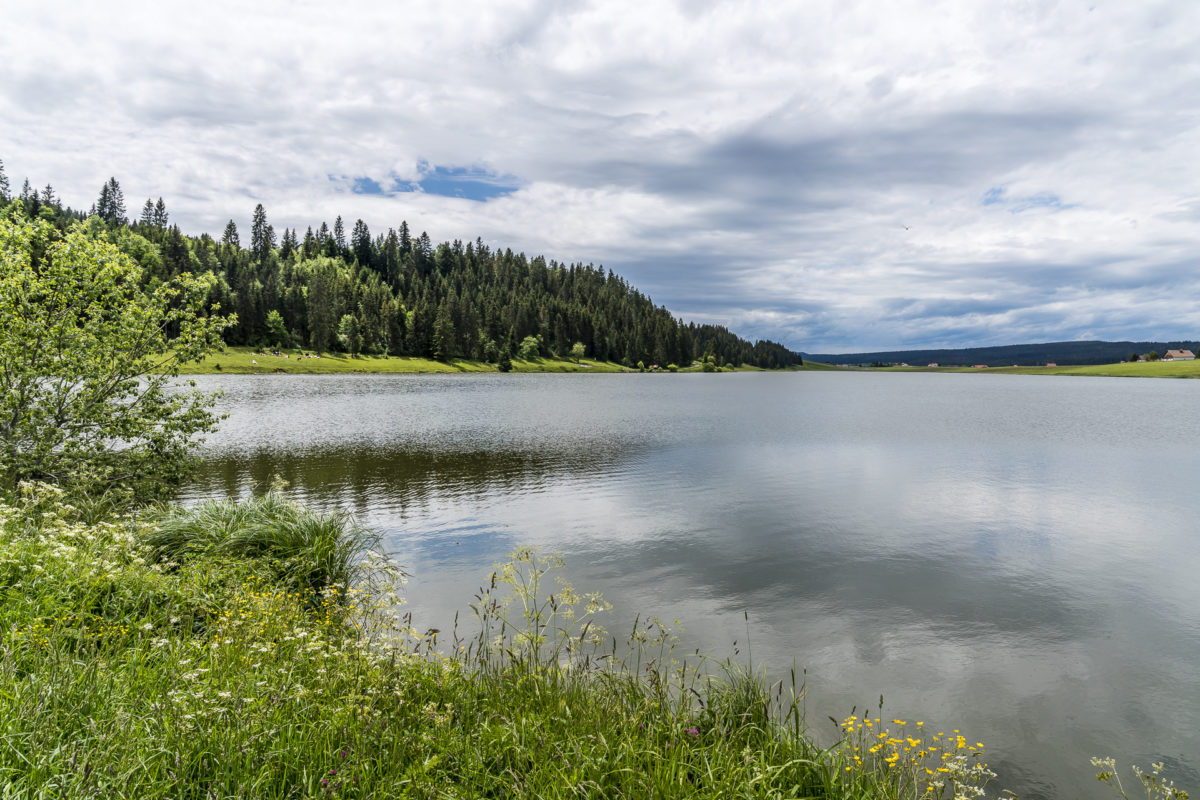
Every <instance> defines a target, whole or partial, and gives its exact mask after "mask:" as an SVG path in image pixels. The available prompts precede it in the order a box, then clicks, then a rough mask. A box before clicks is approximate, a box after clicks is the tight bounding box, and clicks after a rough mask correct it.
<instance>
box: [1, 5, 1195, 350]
mask: <svg viewBox="0 0 1200 800" xmlns="http://www.w3.org/2000/svg"><path fill="white" fill-rule="evenodd" d="M0 9H2V13H3V17H4V19H5V22H4V24H3V25H2V26H0V56H2V57H0V159H3V162H4V166H5V171H6V173H7V174H8V177H9V180H10V182H11V183H12V184H13V188H14V189H17V188H19V187H20V185H21V183H22V182H23V180H24V179H25V178H26V177H28V178H29V179H30V181H31V183H33V184H34V185H35V186H39V187H40V186H44V185H45V184H46V183H47V182H49V183H52V184H53V185H54V187H55V189H56V190H57V192H58V193H59V194H60V195H61V196H62V197H63V198H64V200H65V202H67V203H68V204H70V205H72V206H76V207H87V206H89V205H91V203H92V202H94V200H95V198H96V195H97V194H98V192H99V189H100V186H101V184H102V183H103V182H104V181H105V180H106V179H107V178H108V177H109V176H110V175H111V176H116V177H117V179H118V181H120V183H121V186H122V188H123V189H124V191H125V196H126V203H127V206H128V207H129V211H130V213H131V214H136V213H137V212H138V211H139V210H140V207H141V204H142V202H143V201H144V199H145V198H146V197H147V196H150V197H154V198H156V199H157V198H158V197H159V196H160V195H161V196H162V197H163V198H164V200H165V202H166V204H167V208H168V210H169V211H170V212H171V217H172V221H174V222H177V223H179V224H180V226H181V227H182V228H183V229H184V230H185V232H189V233H200V232H203V231H208V232H211V233H219V232H220V231H221V229H222V228H223V227H224V223H225V221H226V220H228V219H229V218H231V217H232V218H233V219H234V220H235V221H237V222H238V224H239V227H242V228H243V229H245V228H246V227H247V226H248V224H249V218H250V214H251V212H252V211H253V208H254V206H255V204H256V203H262V204H263V205H264V207H265V208H266V210H267V214H268V217H269V219H270V221H271V222H272V224H274V226H275V228H276V229H277V230H282V229H283V228H284V227H285V226H286V227H290V226H298V227H299V228H300V229H301V231H303V229H304V228H305V227H307V226H309V225H313V226H314V227H316V226H318V225H319V224H320V222H321V221H322V220H327V221H329V222H330V224H332V222H333V218H334V217H335V216H336V215H338V214H341V215H342V216H343V217H344V218H345V219H346V220H347V227H349V226H350V225H351V224H352V223H353V221H354V220H355V219H357V218H362V219H363V220H365V221H366V222H367V223H368V225H370V227H371V230H372V232H375V233H380V232H383V231H385V230H386V229H387V228H388V227H389V226H397V225H399V223H400V221H401V220H402V219H406V220H408V222H409V225H410V226H411V227H412V228H413V229H414V230H415V231H421V230H425V231H428V232H429V234H430V236H431V237H432V238H433V239H434V241H443V240H449V239H455V238H460V239H475V238H476V237H482V238H483V240H484V241H485V242H487V243H488V244H490V245H492V246H501V247H512V248H513V249H514V250H523V251H525V252H526V253H528V254H530V255H534V254H538V253H541V254H544V255H545V256H546V257H547V258H554V259H558V260H559V261H579V262H585V263H586V262H591V263H596V264H603V265H605V266H607V267H610V268H612V269H614V270H615V271H617V272H619V273H621V274H622V275H624V276H626V277H627V278H629V279H630V281H631V282H632V283H633V284H634V285H636V286H638V287H639V288H641V289H643V290H644V291H646V292H647V293H648V294H650V296H651V297H653V298H654V300H655V301H656V302H657V303H660V304H662V305H665V306H667V307H668V308H669V309H671V310H672V311H673V312H675V313H676V314H678V315H680V316H682V317H684V318H687V319H695V320H698V321H714V322H720V323H723V324H727V325H729V326H730V327H731V328H732V329H733V330H734V331H736V332H738V333H740V334H742V335H745V336H748V337H751V338H759V337H767V338H773V339H776V340H779V341H782V342H784V343H785V344H787V345H789V346H790V347H792V348H794V349H797V350H803V351H808V352H852V351H863V350H883V349H898V348H911V347H965V346H974V345H990V344H1012V343H1019V342H1036V341H1054V340H1065V339H1091V338H1098V339H1172V338H1197V337H1200V302H1198V300H1200V269H1198V260H1200V3H1197V2H1194V0H1179V1H1178V2H1154V1H1153V0H1138V1H1137V2H1128V0H1121V1H1120V2H1114V1H1111V0H1093V2H1070V1H1064V2H1049V1H1045V2H1044V1H1043V0H1005V1H1004V2H999V1H995V2H994V1H993V0H972V1H971V2H962V0H948V1H946V2H939V1H938V0H888V2H878V0H875V1H867V0H804V1H801V0H796V1H795V2H785V1H784V0H773V1H772V2H762V3H759V2H749V1H747V0H739V1H738V2H731V3H706V2H690V1H685V2H675V3H670V2H658V0H635V2H623V1H620V2H618V1H617V0H604V1H603V2H597V3H594V4H587V3H573V2H537V1H536V0H530V1H529V2H498V1H497V0H481V1H480V2H442V3H436V2H390V3H384V2H379V3H357V2H353V1H347V2H339V3H315V2H290V3H276V4H271V3H260V2H255V3H247V2H241V3H236V4H228V3H188V4H176V3H164V2H155V3H127V2H106V3H87V4H83V3H80V4H77V5H76V4H69V3H68V4H42V3H16V2H13V1H12V0H0Z"/></svg>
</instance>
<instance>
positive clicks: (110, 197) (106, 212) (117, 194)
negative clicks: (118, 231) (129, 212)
mask: <svg viewBox="0 0 1200 800" xmlns="http://www.w3.org/2000/svg"><path fill="white" fill-rule="evenodd" d="M100 200H101V202H99V203H97V204H96V210H97V212H98V213H99V214H100V216H101V218H103V219H104V221H105V222H107V223H108V224H110V225H124V224H125V222H126V219H125V195H124V194H122V193H121V184H119V183H117V179H116V178H109V179H108V183H106V184H104V188H103V189H101V190H100Z"/></svg>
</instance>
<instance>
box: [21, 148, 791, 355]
mask: <svg viewBox="0 0 1200 800" xmlns="http://www.w3.org/2000/svg"><path fill="white" fill-rule="evenodd" d="M0 203H3V204H5V205H8V206H10V207H12V208H15V209H17V210H18V211H19V212H21V213H25V214H27V215H30V216H41V217H43V218H45V219H49V220H50V221H52V222H54V223H55V224H56V225H58V226H59V227H60V228H62V227H66V226H67V225H69V224H71V223H74V222H77V221H81V220H89V221H88V222H86V224H88V225H90V226H93V227H94V228H96V229H97V232H100V231H101V230H104V231H106V233H107V235H108V236H109V238H110V239H111V241H113V242H114V243H115V244H116V245H117V246H118V247H119V248H120V249H121V250H122V251H124V252H125V253H127V254H128V255H130V256H131V257H132V258H134V259H135V260H136V261H137V262H138V263H139V264H140V265H141V266H142V267H143V269H144V271H145V277H146V279H147V280H150V281H155V280H160V281H161V280H167V279H169V278H171V277H173V276H175V275H178V274H180V273H182V272H193V273H205V272H211V273H212V274H213V275H214V276H215V277H216V278H217V280H216V283H215V286H214V288H213V289H212V292H211V297H210V299H211V302H212V303H214V304H217V305H219V307H220V309H221V311H222V312H223V313H228V312H234V313H236V314H237V320H238V321H237V324H236V325H235V326H233V327H231V328H230V329H228V330H227V331H226V333H225V339H226V342H227V343H228V344H231V345H251V346H258V347H276V348H281V347H308V348H312V349H315V350H318V351H330V350H337V351H345V352H351V353H355V354H357V353H359V352H362V353H381V354H388V355H406V356H422V357H429V358H436V359H440V360H449V359H454V358H467V359H473V360H480V361H491V362H500V363H503V362H504V361H505V360H507V359H508V358H513V357H517V356H521V357H532V356H551V355H553V356H567V355H571V354H572V353H573V352H574V354H575V355H577V356H578V355H583V356H586V357H589V358H594V359H598V360H603V361H615V362H619V363H621V364H625V365H626V366H631V367H632V366H636V365H637V364H638V363H639V362H641V363H643V364H645V365H646V366H650V365H653V364H657V365H660V366H664V367H665V366H667V365H668V364H679V365H685V364H690V363H692V361H694V360H700V359H705V357H711V358H710V359H708V360H711V361H712V362H714V363H715V364H717V365H722V364H729V365H739V364H745V365H751V366H756V367H763V368H779V367H786V366H791V365H794V364H800V363H803V362H802V359H801V357H800V355H799V354H798V353H794V352H792V351H790V350H789V349H788V348H786V347H784V346H783V345H781V344H778V343H776V342H771V341H758V342H755V343H751V342H748V341H746V340H745V339H742V338H740V337H738V336H737V335H735V334H733V333H731V332H730V331H729V330H728V329H726V328H725V327H723V326H718V325H697V324H695V323H684V322H682V321H680V320H678V319H676V318H675V317H674V316H673V315H672V314H671V313H670V312H669V311H668V310H667V309H666V308H664V307H661V306H655V305H654V303H653V302H652V301H651V299H650V298H649V297H647V296H646V295H644V294H642V293H641V292H640V291H638V290H637V289H636V288H634V287H632V286H630V285H629V283H628V282H627V281H626V280H625V279H624V278H621V277H620V276H618V275H616V274H615V273H613V272H612V271H611V270H605V269H604V268H603V267H597V266H593V265H591V264H587V265H584V264H560V263H558V262H556V261H553V260H551V261H547V260H546V259H545V258H543V257H542V256H537V257H534V258H528V257H526V255H525V254H524V253H514V252H512V250H511V249H504V250H500V249H493V248H491V247H488V246H487V245H485V244H484V243H483V241H482V240H481V239H478V238H477V239H476V240H475V241H474V242H466V243H463V242H462V241H460V240H455V241H452V242H442V243H440V244H437V245H434V244H433V241H432V240H431V239H430V237H429V235H428V234H427V233H425V232H422V233H420V234H413V233H412V231H411V230H410V228H409V226H408V223H407V222H401V223H400V224H399V226H398V227H396V228H389V229H388V230H387V232H386V233H381V234H372V233H371V231H370V229H369V228H368V226H367V224H366V223H365V222H363V221H362V220H361V219H360V220H356V221H355V222H354V224H353V226H352V227H351V229H350V231H349V232H347V231H346V229H345V225H344V223H343V220H342V218H341V217H340V216H339V217H337V218H336V219H335V220H334V223H333V226H332V227H330V225H329V224H328V223H327V222H322V223H321V224H320V225H319V226H317V228H316V229H315V230H314V229H313V228H312V227H311V226H310V227H309V228H308V229H307V230H305V231H304V232H303V233H300V232H299V231H298V230H294V229H288V228H285V229H284V230H283V232H282V234H277V232H276V231H275V229H274V227H273V226H272V225H271V224H270V223H269V221H268V219H267V214H266V212H265V210H264V209H263V206H262V205H261V204H259V205H258V206H257V207H256V208H255V210H254V215H253V220H252V223H251V228H250V230H249V232H248V234H249V235H248V237H247V239H246V242H245V244H244V245H243V241H242V234H241V232H240V231H239V230H238V228H237V225H236V224H234V222H233V221H232V220H230V221H229V223H228V224H227V225H226V226H225V229H224V231H223V232H222V233H221V236H220V238H219V239H214V238H213V237H212V236H210V235H208V234H202V235H200V236H188V235H185V234H183V233H182V232H181V231H180V229H179V227H178V226H177V225H173V224H171V222H170V216H169V214H168V211H167V207H166V204H165V203H164V201H163V199H162V198H158V200H157V201H154V200H152V199H147V200H146V201H145V204H144V205H143V206H142V209H141V213H140V215H139V216H138V217H137V218H135V219H128V218H127V216H126V215H127V211H126V207H125V200H124V196H123V194H122V191H121V188H120V185H119V183H118V182H117V180H116V179H115V178H112V179H110V180H109V181H108V182H107V183H105V184H104V186H103V187H102V188H101V190H100V193H99V196H98V197H97V200H96V203H95V204H94V206H93V207H92V208H91V209H89V211H88V212H86V213H85V212H80V211H76V210H72V209H70V208H67V207H64V206H63V205H62V204H61V202H60V201H59V199H58V198H57V197H56V195H55V193H54V190H53V187H51V186H49V185H47V186H46V187H45V188H44V189H43V190H41V191H38V190H35V189H32V188H31V187H30V185H29V181H28V180H26V181H25V184H24V187H23V189H22V191H21V192H20V193H19V194H16V193H15V192H14V193H10V192H9V187H8V182H7V179H6V178H5V177H4V174H3V162H0ZM579 345H581V346H582V354H581V353H580V348H579Z"/></svg>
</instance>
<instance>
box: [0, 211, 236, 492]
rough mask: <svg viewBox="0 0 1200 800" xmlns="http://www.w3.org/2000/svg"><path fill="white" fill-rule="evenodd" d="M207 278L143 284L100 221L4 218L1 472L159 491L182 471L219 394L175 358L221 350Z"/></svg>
mask: <svg viewBox="0 0 1200 800" xmlns="http://www.w3.org/2000/svg"><path fill="white" fill-rule="evenodd" d="M214 283H215V278H214V277H213V276H212V275H196V274H192V273H183V274H180V275H178V276H176V277H174V278H173V279H171V280H169V281H166V282H154V283H152V284H151V285H146V284H145V282H144V280H143V270H142V268H141V267H139V266H138V265H137V264H136V263H135V262H134V261H133V259H132V258H130V257H129V256H127V255H125V254H123V253H121V252H120V251H119V250H118V249H117V247H115V246H114V245H113V244H112V243H110V242H109V241H108V239H107V236H106V234H105V233H104V232H103V226H102V225H100V223H99V220H96V221H95V224H91V225H88V224H76V225H73V226H71V227H70V228H69V229H67V230H66V231H65V232H60V231H58V230H57V229H55V228H54V227H53V226H52V225H51V224H50V223H48V222H46V221H44V220H40V219H34V220H30V219H26V218H24V217H23V216H22V215H20V214H14V213H11V212H10V213H8V214H6V215H4V216H2V217H0V479H2V481H3V484H2V487H0V491H2V492H11V491H13V490H15V489H16V487H17V486H18V484H19V483H20V482H21V481H25V480H40V481H46V482H51V483H56V484H59V485H61V486H64V487H65V488H68V489H75V490H82V491H88V492H95V493H100V494H103V493H105V492H111V491H116V492H121V493H133V494H136V495H138V496H152V495H155V494H158V493H161V492H162V491H164V490H165V489H166V488H167V487H169V486H170V485H171V484H172V483H173V482H174V481H175V480H177V479H178V478H179V477H181V476H182V474H183V471H184V468H185V467H186V464H187V448H188V445H189V443H190V442H191V441H192V440H193V438H194V437H195V436H196V435H198V434H202V433H204V432H206V431H209V430H211V429H212V428H213V426H214V424H215V423H216V416H215V415H214V414H213V411H212V402H213V397H212V396H210V395H204V394H201V393H198V392H194V391H182V390H179V389H178V388H177V387H176V386H175V385H174V383H173V382H172V378H173V377H175V376H177V375H178V365H179V364H180V363H182V362H187V361H190V360H193V359H197V358H199V357H201V356H203V355H204V354H205V353H208V352H210V351H211V350H213V349H214V348H216V347H218V346H219V345H220V342H221V339H220V336H221V331H222V330H223V329H224V328H225V326H226V324H227V321H226V320H225V319H223V318H221V317H219V316H215V315H206V313H207V311H208V310H207V309H205V307H204V306H205V303H206V298H207V296H208V294H209V292H210V290H211V289H212V286H213V284H214Z"/></svg>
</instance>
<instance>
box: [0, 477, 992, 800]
mask: <svg viewBox="0 0 1200 800" xmlns="http://www.w3.org/2000/svg"><path fill="white" fill-rule="evenodd" d="M74 519H75V512H74V511H73V510H72V509H70V508H69V507H66V506H64V505H63V503H62V497H61V495H57V496H56V495H54V493H53V490H43V494H42V496H41V499H40V500H36V502H31V503H27V504H25V505H24V506H22V507H20V508H15V507H11V506H6V505H0V786H2V787H3V796H4V797H14V798H15V797H31V798H32V797H93V796H105V797H108V796H112V797H137V798H167V797H171V798H197V800H199V798H211V797H217V798H238V797H244V798H290V797H355V798H358V797H364V798H365V797H379V798H391V797H422V798H426V797H427V798H434V797H437V798H443V797H464V798H466V797H546V798H568V797H605V798H609V797H611V798H647V797H657V798H676V797H679V798H684V797H687V798H701V797H703V798H710V797H711V798H727V797H739V798H760V797H761V798H782V797H819V798H899V797H913V798H916V797H918V796H925V797H938V796H951V794H952V790H953V788H954V786H955V785H958V786H959V787H960V788H961V787H963V786H968V785H971V786H974V785H977V784H979V783H980V782H982V781H983V780H985V779H986V778H987V777H988V775H989V774H990V773H987V771H986V769H985V768H983V767H982V766H981V765H980V764H979V763H978V755H979V753H978V750H977V748H975V747H974V746H954V745H952V744H951V745H949V747H948V750H947V751H946V755H945V756H942V755H940V754H939V755H937V756H933V757H932V761H929V759H927V758H925V757H926V756H927V755H929V754H928V753H923V754H922V760H920V764H918V760H917V759H916V758H915V756H913V755H912V754H911V753H909V752H904V751H902V748H901V745H900V744H897V743H902V742H903V740H902V739H894V737H891V733H890V731H891V730H892V729H889V733H888V734H887V736H888V737H889V738H887V739H878V738H870V737H875V736H877V733H876V732H880V731H882V730H883V729H884V728H885V727H886V726H883V725H878V727H871V726H874V725H876V722H877V721H876V720H875V719H871V718H870V717H869V715H868V716H867V717H866V719H868V720H869V723H864V722H863V721H862V720H860V719H859V718H858V717H854V718H851V719H847V720H846V721H844V722H843V724H842V727H843V730H844V733H845V736H844V738H843V739H842V740H841V741H839V742H838V743H836V744H835V745H834V746H833V747H828V748H821V747H818V746H817V745H816V744H815V743H814V742H813V741H812V739H811V738H810V736H809V733H808V730H807V729H806V727H805V725H804V710H803V694H804V692H803V686H802V685H799V686H798V685H797V684H796V681H795V679H794V677H793V680H792V681H791V684H790V685H783V684H776V685H773V686H767V685H766V684H765V682H764V681H763V679H762V678H761V676H758V675H755V674H751V673H750V672H748V671H747V670H745V669H743V668H740V667H738V666H737V665H734V664H713V663H711V662H706V661H705V660H703V659H702V658H699V657H692V658H690V659H682V658H679V657H678V656H677V655H676V654H675V653H674V651H673V649H672V642H673V638H672V633H671V631H670V629H669V628H668V627H665V626H663V625H662V624H661V623H659V621H658V620H656V619H650V620H643V621H642V622H640V623H635V624H634V626H633V628H632V630H631V631H630V632H629V633H628V634H627V635H626V636H625V637H620V638H622V639H623V640H624V641H622V642H620V643H618V640H617V638H614V637H613V636H612V635H611V634H609V633H606V632H605V631H603V630H602V629H601V627H600V622H601V620H602V617H603V614H604V612H605V611H606V609H607V604H605V603H604V601H603V599H602V598H600V597H598V596H596V595H587V594H581V593H578V592H576V591H575V590H574V589H573V588H572V587H570V586H569V585H567V584H565V583H564V582H562V581H561V580H559V579H557V578H556V577H555V575H556V568H557V567H558V566H559V565H560V563H559V562H558V561H557V560H555V559H553V558H542V557H539V556H537V555H536V554H534V553H532V552H531V551H529V550H520V551H518V552H517V553H514V554H513V558H512V560H511V561H510V562H508V563H507V564H504V565H501V566H499V567H498V568H497V571H496V572H495V573H494V574H493V575H492V576H491V577H490V579H488V580H486V581H485V583H484V585H483V588H481V589H480V590H479V592H478V593H476V595H475V597H474V599H473V601H472V602H471V603H469V604H468V606H467V609H468V613H465V614H464V620H463V623H464V624H463V626H462V628H461V629H456V630H455V631H453V632H441V633H440V636H439V634H438V633H437V632H434V631H429V630H421V629H419V628H414V627H413V626H412V624H411V621H410V620H408V619H407V618H406V617H405V616H404V615H403V613H402V612H403V608H402V607H401V606H399V605H398V597H397V595H396V594H395V589H396V587H395V586H393V585H389V579H391V578H394V577H395V576H396V575H397V573H396V571H395V569H394V565H392V566H391V567H389V566H388V562H387V561H386V559H382V558H381V557H379V556H375V558H374V562H373V564H374V565H373V566H372V567H371V568H370V574H371V575H372V576H374V578H375V582H374V585H373V586H372V587H371V588H369V589H367V588H363V586H359V585H345V584H343V585H339V584H338V583H333V584H330V585H325V586H320V587H314V586H313V585H312V581H311V580H310V579H309V578H302V579H300V580H296V579H295V578H294V576H292V575H291V574H290V573H289V571H288V570H287V569H283V570H281V569H280V567H281V566H287V565H289V564H293V565H294V564H304V563H310V562H312V561H313V560H314V558H315V560H317V561H319V560H320V558H319V557H316V556H319V555H320V554H321V553H323V552H325V550H327V543H328V542H329V541H334V542H336V543H337V544H336V547H337V548H341V549H344V550H345V554H346V557H347V559H357V558H359V556H361V555H362V550H363V547H364V545H365V544H369V541H368V540H364V538H363V536H362V534H361V532H359V531H358V530H357V528H355V526H354V525H353V524H352V523H351V522H350V521H348V520H346V519H344V518H340V517H336V516H335V515H321V514H317V513H314V512H310V511H306V510H304V509H302V508H299V507H298V506H295V505H294V504H292V503H290V502H289V501H287V500H286V499H284V498H282V497H281V496H279V495H268V496H267V497H265V498H258V499H256V500H252V501H248V502H246V503H242V504H237V503H212V504H208V505H205V506H200V507H198V508H196V509H192V510H189V511H182V510H171V511H166V512H164V511H158V512H156V513H154V514H150V515H145V516H142V517H140V518H137V519H132V518H124V519H120V520H116V521H110V522H101V523H95V524H91V525H84V524H82V523H79V522H76V521H73V520H74ZM297 528H302V529H308V530H307V532H298V531H297V530H296V529H297ZM276 529H278V530H276ZM314 531H319V532H314ZM339 531H340V532H339ZM346 563H350V562H349V561H347V562H346ZM300 569H301V570H303V567H301V568H300ZM339 569H340V568H338V569H332V570H330V571H329V572H328V574H329V576H330V577H336V576H339V575H342V573H341V572H339ZM435 641H436V642H440V643H441V645H442V647H443V648H444V651H443V650H440V649H439V648H437V647H435V646H434V644H435ZM868 728H870V737H868V735H867V731H868ZM868 738H869V739H870V740H869V741H868ZM893 741H894V742H895V743H889V742H893ZM876 744H878V745H879V749H877V750H876V751H875V752H868V750H869V748H871V747H874V746H875V745H876ZM926 761H929V763H930V764H931V765H932V766H933V767H935V768H939V769H943V770H945V772H936V771H934V772H932V773H928V774H927V773H926V772H925V771H924V769H925V768H924V767H923V766H921V765H923V764H924V763H926ZM931 774H932V775H933V776H934V777H932V778H931V777H930V775H931ZM935 779H941V780H942V781H944V784H945V785H944V787H943V788H944V791H942V790H936V791H934V792H933V793H926V788H927V787H928V786H929V785H930V781H931V780H935ZM955 781H958V782H959V783H958V784H955Z"/></svg>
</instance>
